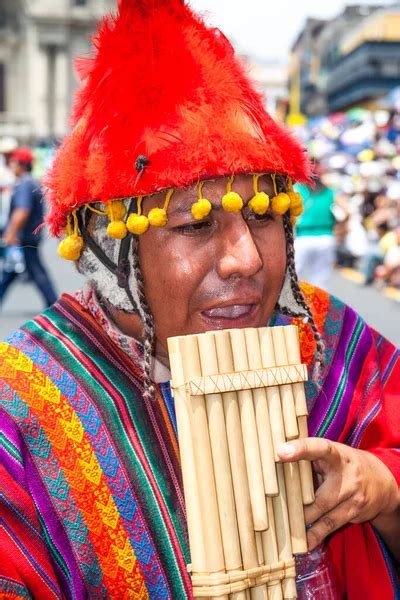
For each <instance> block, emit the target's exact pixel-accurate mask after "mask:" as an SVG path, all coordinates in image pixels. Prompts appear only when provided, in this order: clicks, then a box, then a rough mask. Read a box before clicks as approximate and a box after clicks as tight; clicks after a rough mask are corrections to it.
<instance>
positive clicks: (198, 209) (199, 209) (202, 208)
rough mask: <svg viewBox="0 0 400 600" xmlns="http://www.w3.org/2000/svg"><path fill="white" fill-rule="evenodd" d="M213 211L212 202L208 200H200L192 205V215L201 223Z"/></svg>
mask: <svg viewBox="0 0 400 600" xmlns="http://www.w3.org/2000/svg"><path fill="white" fill-rule="evenodd" d="M211 209H212V206H211V202H210V201H209V200H206V198H200V199H199V200H197V202H195V203H194V204H193V205H192V215H193V217H194V218H195V219H196V220H197V221H201V219H204V218H205V217H207V216H208V215H209V214H210V212H211Z"/></svg>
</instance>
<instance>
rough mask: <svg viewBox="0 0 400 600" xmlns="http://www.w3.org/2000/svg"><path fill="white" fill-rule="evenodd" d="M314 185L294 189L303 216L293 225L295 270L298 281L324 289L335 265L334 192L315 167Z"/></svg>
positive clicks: (319, 169)
mask: <svg viewBox="0 0 400 600" xmlns="http://www.w3.org/2000/svg"><path fill="white" fill-rule="evenodd" d="M314 173H315V185H313V186H306V185H300V184H299V185H297V186H296V189H297V191H298V192H299V193H300V194H301V195H302V197H303V203H304V212H303V214H302V215H301V217H300V218H299V220H298V222H297V225H296V239H295V252H296V268H297V272H298V274H299V277H300V278H301V279H303V280H306V281H309V282H310V283H312V284H314V285H316V286H319V287H322V288H326V286H327V283H328V280H329V277H330V275H331V272H332V269H333V266H334V262H335V246H336V244H335V236H334V226H335V217H334V215H333V212H332V207H333V204H334V202H335V192H334V191H333V190H332V189H331V188H329V187H327V186H326V185H325V183H324V177H323V176H324V173H325V169H324V167H323V166H322V165H321V163H320V162H316V163H315V166H314Z"/></svg>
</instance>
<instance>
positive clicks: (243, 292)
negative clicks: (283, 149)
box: [139, 175, 286, 348]
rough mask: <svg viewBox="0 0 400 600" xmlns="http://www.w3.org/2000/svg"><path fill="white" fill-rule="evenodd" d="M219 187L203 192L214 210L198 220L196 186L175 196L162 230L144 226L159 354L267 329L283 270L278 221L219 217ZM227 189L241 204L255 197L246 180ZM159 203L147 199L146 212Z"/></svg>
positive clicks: (143, 260)
mask: <svg viewBox="0 0 400 600" xmlns="http://www.w3.org/2000/svg"><path fill="white" fill-rule="evenodd" d="M226 183H227V181H226V179H218V180H216V181H214V182H207V183H205V185H204V186H203V197H204V198H207V199H208V200H210V202H211V203H212V205H213V210H212V211H211V213H210V215H209V216H208V217H206V218H205V219H204V220H203V221H195V220H194V219H193V217H192V215H191V212H190V209H191V206H192V204H193V203H194V202H195V201H196V200H197V186H193V187H191V188H190V189H188V190H177V191H176V192H175V193H174V194H173V196H172V199H171V202H170V205H169V209H168V223H167V225H166V227H164V228H156V227H150V228H149V230H148V231H147V232H146V233H145V234H144V235H142V236H141V237H140V242H139V257H140V265H141V268H142V272H143V277H144V281H145V292H146V297H147V300H148V303H149V307H150V310H151V312H152V314H153V317H154V320H155V326H156V336H157V339H158V341H159V343H160V344H161V345H162V346H163V347H164V348H165V347H166V340H167V338H168V337H170V336H175V335H187V334H192V333H202V332H205V331H210V330H214V329H227V328H236V327H260V326H263V325H266V324H267V322H268V319H269V317H270V315H271V313H272V311H273V309H274V306H275V304H276V301H277V299H278V296H279V293H280V290H281V287H282V283H283V279H284V274H285V268H286V245H285V235H284V230H283V223H282V217H280V216H277V215H275V214H274V213H272V212H271V213H269V212H268V213H267V214H266V215H264V216H257V215H255V214H254V213H252V212H251V211H249V209H247V208H244V209H243V211H242V212H240V213H228V212H226V211H224V210H223V209H222V207H221V198H222V196H223V195H224V194H225V193H226ZM233 190H234V191H236V192H238V193H239V194H240V195H241V197H242V198H243V201H244V203H245V205H246V204H247V202H248V201H249V200H250V199H251V198H252V197H253V195H254V191H253V181H252V177H250V176H244V175H243V176H238V177H236V178H235V182H234V185H233ZM259 190H260V191H265V192H267V193H268V194H269V195H270V196H271V197H272V196H273V189H272V184H271V181H270V179H269V178H268V177H263V178H260V180H259ZM164 197H165V196H164V195H157V196H154V197H151V198H147V199H146V200H145V202H144V209H145V213H146V214H147V213H148V211H149V210H150V209H151V208H153V207H155V206H159V207H161V206H162V205H163V202H164Z"/></svg>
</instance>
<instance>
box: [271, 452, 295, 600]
mask: <svg viewBox="0 0 400 600" xmlns="http://www.w3.org/2000/svg"><path fill="white" fill-rule="evenodd" d="M276 474H277V477H278V485H279V496H274V497H273V498H272V503H273V507H274V516H275V526H276V541H277V545H278V555H279V560H281V561H283V562H287V561H289V560H291V559H292V558H293V552H292V543H291V536H290V527H289V515H288V506H287V497H286V488H285V477H284V473H283V465H282V464H279V463H278V464H277V465H276ZM282 592H283V598H284V600H291V599H292V598H296V597H297V592H296V581H295V579H294V578H292V577H290V578H287V579H284V580H283V581H282Z"/></svg>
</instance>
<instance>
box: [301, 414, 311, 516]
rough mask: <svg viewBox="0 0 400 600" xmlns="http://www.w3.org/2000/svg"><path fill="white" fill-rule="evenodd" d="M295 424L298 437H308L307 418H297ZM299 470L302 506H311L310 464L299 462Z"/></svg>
mask: <svg viewBox="0 0 400 600" xmlns="http://www.w3.org/2000/svg"><path fill="white" fill-rule="evenodd" d="M297 422H298V425H299V433H300V437H301V438H306V437H308V425H307V417H306V416H305V415H304V416H301V417H298V418H297ZM299 469H300V481H301V495H302V497H303V504H304V505H305V506H307V505H308V504H312V503H313V502H314V500H315V493H314V481H313V473H312V466H311V462H310V461H309V460H300V461H299Z"/></svg>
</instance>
